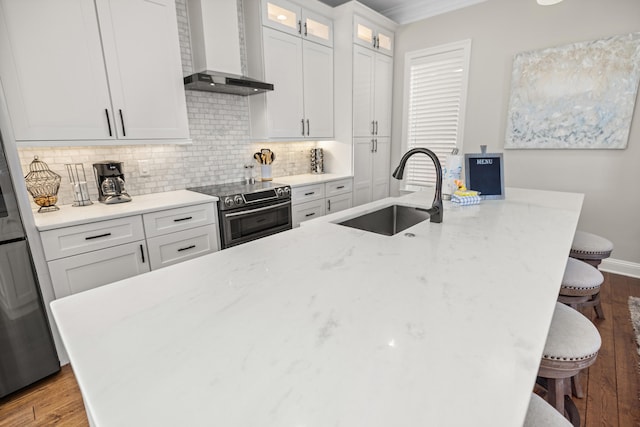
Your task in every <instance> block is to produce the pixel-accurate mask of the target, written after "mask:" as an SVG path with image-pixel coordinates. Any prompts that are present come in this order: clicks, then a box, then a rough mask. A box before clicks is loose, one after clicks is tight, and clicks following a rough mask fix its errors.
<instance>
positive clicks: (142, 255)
mask: <svg viewBox="0 0 640 427" xmlns="http://www.w3.org/2000/svg"><path fill="white" fill-rule="evenodd" d="M140 257H141V258H142V263H143V264H144V263H145V261H144V249H143V248H142V245H140Z"/></svg>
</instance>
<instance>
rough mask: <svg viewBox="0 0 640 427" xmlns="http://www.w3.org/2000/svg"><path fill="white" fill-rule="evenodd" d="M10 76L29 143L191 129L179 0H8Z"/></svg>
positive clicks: (8, 84) (1, 72) (182, 135)
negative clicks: (176, 2) (179, 39)
mask: <svg viewBox="0 0 640 427" xmlns="http://www.w3.org/2000/svg"><path fill="white" fill-rule="evenodd" d="M0 79H1V82H2V88H3V90H4V93H5V97H6V100H7V104H8V107H9V108H8V109H9V115H10V118H11V123H12V125H13V131H14V135H15V138H16V140H17V141H18V142H19V143H20V142H25V143H32V144H41V145H73V144H76V145H79V144H83V145H97V144H109V143H114V142H116V141H119V143H125V144H134V143H146V144H148V143H158V142H182V141H185V140H187V139H188V138H189V127H188V121H187V112H186V102H185V95H184V87H183V82H182V67H181V60H180V47H179V41H178V29H177V19H176V11H175V3H174V1H172V0H154V1H147V0H95V2H94V0H60V1H56V2H51V1H47V0H32V1H29V2H17V1H11V0H0Z"/></svg>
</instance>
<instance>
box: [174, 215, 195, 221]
mask: <svg viewBox="0 0 640 427" xmlns="http://www.w3.org/2000/svg"><path fill="white" fill-rule="evenodd" d="M190 219H193V217H192V216H186V217H184V218H176V219H174V220H173V222H180V221H188V220H190Z"/></svg>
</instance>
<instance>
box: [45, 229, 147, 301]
mask: <svg viewBox="0 0 640 427" xmlns="http://www.w3.org/2000/svg"><path fill="white" fill-rule="evenodd" d="M149 270H150V267H149V259H148V256H147V248H146V244H145V241H144V240H140V241H137V242H132V243H127V244H124V245H118V246H113V247H110V248H107V249H100V250H97V251H92V252H87V253H84V254H80V255H74V256H70V257H66V258H61V259H57V260H54V261H49V273H50V274H51V281H52V282H53V289H54V292H55V294H56V298H62V297H66V296H68V295H71V294H77V293H78V292H82V291H87V290H89V289H93V288H97V287H98V286H102V285H106V284H107V283H112V282H116V281H118V280H122V279H126V278H127V277H131V276H135V275H137V274H140V273H145V272H147V271H149Z"/></svg>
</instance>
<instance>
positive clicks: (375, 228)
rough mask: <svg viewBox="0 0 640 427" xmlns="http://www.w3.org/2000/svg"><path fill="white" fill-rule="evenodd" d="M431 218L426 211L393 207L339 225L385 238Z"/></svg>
mask: <svg viewBox="0 0 640 427" xmlns="http://www.w3.org/2000/svg"><path fill="white" fill-rule="evenodd" d="M429 216H430V215H429V212H427V210H426V209H422V208H414V207H410V206H402V205H391V206H387V207H384V208H382V209H378V210H377V211H373V212H369V213H367V214H364V215H360V216H357V217H355V218H351V219H348V220H346V221H342V222H339V223H338V224H340V225H344V226H346V227H351V228H357V229H358V230H365V231H370V232H372V233H378V234H382V235H385V236H393V235H394V234H397V233H400V232H401V231H404V230H406V229H407V228H409V227H412V226H414V225H416V224H418V223H419V222H422V221H425V220H427V219H429Z"/></svg>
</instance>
